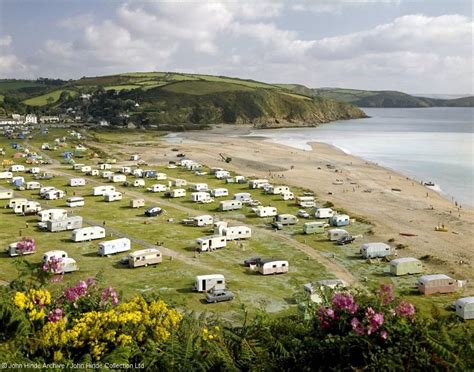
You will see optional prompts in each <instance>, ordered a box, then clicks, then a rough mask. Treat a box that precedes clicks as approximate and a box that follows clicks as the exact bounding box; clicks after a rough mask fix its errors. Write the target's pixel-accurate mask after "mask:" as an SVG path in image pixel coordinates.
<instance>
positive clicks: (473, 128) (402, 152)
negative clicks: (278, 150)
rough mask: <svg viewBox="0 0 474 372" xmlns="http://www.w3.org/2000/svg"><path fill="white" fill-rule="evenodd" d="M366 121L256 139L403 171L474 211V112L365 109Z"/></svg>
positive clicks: (266, 133) (276, 131) (277, 131)
mask: <svg viewBox="0 0 474 372" xmlns="http://www.w3.org/2000/svg"><path fill="white" fill-rule="evenodd" d="M363 110H364V112H365V113H366V114H367V115H368V116H369V117H368V118H365V119H355V120H341V121H336V122H332V123H329V124H324V125H320V126H318V127H315V128H291V129H268V130H264V131H263V130H259V131H258V132H253V133H251V135H258V136H265V137H268V139H267V140H268V141H273V142H275V143H280V144H284V145H287V146H292V147H295V148H299V149H304V150H308V151H311V147H310V145H309V143H311V142H323V143H327V144H330V145H333V146H335V147H338V148H339V149H341V150H342V151H344V152H345V153H347V154H351V155H354V156H357V157H360V158H363V159H365V160H367V161H371V162H375V163H377V164H379V165H381V166H384V167H387V168H390V169H393V170H395V171H398V172H400V173H402V174H404V175H406V176H409V177H411V178H414V179H416V180H419V181H420V182H421V181H423V182H433V183H435V186H434V187H433V189H434V190H436V191H438V192H440V193H441V194H443V195H444V196H445V197H446V198H448V199H449V200H451V201H453V202H454V201H456V202H457V203H458V204H461V205H466V206H469V207H474V142H473V140H474V108H451V107H449V108H448V107H432V108H363Z"/></svg>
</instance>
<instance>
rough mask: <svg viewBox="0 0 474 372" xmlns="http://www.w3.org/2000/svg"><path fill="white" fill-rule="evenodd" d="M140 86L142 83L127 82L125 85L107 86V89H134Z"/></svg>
mask: <svg viewBox="0 0 474 372" xmlns="http://www.w3.org/2000/svg"><path fill="white" fill-rule="evenodd" d="M137 88H140V85H132V84H128V85H127V84H125V85H109V86H107V87H105V88H104V89H105V90H117V91H118V90H132V89H137Z"/></svg>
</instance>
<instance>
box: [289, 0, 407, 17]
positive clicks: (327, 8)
mask: <svg viewBox="0 0 474 372" xmlns="http://www.w3.org/2000/svg"><path fill="white" fill-rule="evenodd" d="M400 2H401V0H300V1H295V2H292V3H291V5H290V9H291V10H293V11H295V12H311V13H315V14H319V13H333V14H341V13H342V11H343V9H345V8H350V7H352V8H353V7H360V6H366V5H369V6H370V5H373V4H380V3H382V4H384V3H385V4H393V5H399V4H400Z"/></svg>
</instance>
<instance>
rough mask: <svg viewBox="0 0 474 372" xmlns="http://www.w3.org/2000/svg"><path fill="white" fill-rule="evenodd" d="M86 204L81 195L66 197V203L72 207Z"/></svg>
mask: <svg viewBox="0 0 474 372" xmlns="http://www.w3.org/2000/svg"><path fill="white" fill-rule="evenodd" d="M84 204H85V201H84V198H83V197H81V196H73V197H71V198H68V199H66V205H67V206H68V207H70V208H74V207H83V206H84Z"/></svg>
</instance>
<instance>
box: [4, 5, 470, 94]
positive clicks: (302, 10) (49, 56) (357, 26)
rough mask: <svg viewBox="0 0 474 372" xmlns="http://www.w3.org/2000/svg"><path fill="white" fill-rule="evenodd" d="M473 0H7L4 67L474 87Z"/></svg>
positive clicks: (32, 72) (10, 74)
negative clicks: (183, 73)
mask: <svg viewBox="0 0 474 372" xmlns="http://www.w3.org/2000/svg"><path fill="white" fill-rule="evenodd" d="M473 63H474V58H473V3H472V1H471V0H354V1H343V0H327V1H326V0H307V1H305V0H301V1H285V0H281V1H280V0H256V1H249V0H243V1H232V0H228V1H224V0H222V1H219V0H214V1H207V0H201V1H197V0H196V1H184V0H183V1H171V0H168V1H158V0H146V1H142V0H133V1H132V0H130V1H121V0H0V78H38V77H51V78H62V79H76V78H80V77H82V76H98V75H108V74H115V73H123V72H132V71H177V72H194V73H205V74H213V75H225V76H232V77H239V78H247V79H255V80H260V81H265V82H270V83H297V84H304V85H306V86H308V87H312V88H317V87H345V88H356V89H373V90H399V91H404V92H407V93H415V94H419V93H426V94H457V95H462V94H472V93H473V79H474V78H473Z"/></svg>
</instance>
